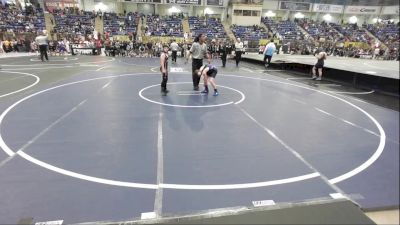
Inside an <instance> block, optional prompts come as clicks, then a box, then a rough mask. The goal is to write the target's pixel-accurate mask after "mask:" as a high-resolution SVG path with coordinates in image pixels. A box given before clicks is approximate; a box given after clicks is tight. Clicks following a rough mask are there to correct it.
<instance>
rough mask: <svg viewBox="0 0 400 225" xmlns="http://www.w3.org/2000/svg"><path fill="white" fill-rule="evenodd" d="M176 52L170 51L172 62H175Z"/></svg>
mask: <svg viewBox="0 0 400 225" xmlns="http://www.w3.org/2000/svg"><path fill="white" fill-rule="evenodd" d="M177 54H178V52H177V51H172V62H176V56H177Z"/></svg>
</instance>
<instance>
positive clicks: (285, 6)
mask: <svg viewBox="0 0 400 225" xmlns="http://www.w3.org/2000/svg"><path fill="white" fill-rule="evenodd" d="M279 9H280V10H290V11H310V10H311V3H307V2H284V1H280V2H279Z"/></svg>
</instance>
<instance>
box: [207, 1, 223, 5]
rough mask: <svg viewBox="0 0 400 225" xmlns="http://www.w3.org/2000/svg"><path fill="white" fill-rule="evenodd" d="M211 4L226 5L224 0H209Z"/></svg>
mask: <svg viewBox="0 0 400 225" xmlns="http://www.w3.org/2000/svg"><path fill="white" fill-rule="evenodd" d="M207 5H209V6H224V0H207Z"/></svg>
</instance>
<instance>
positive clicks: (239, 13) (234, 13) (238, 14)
mask: <svg viewBox="0 0 400 225" xmlns="http://www.w3.org/2000/svg"><path fill="white" fill-rule="evenodd" d="M242 13H243V11H242V10H236V9H235V10H234V11H233V15H235V16H241V15H242Z"/></svg>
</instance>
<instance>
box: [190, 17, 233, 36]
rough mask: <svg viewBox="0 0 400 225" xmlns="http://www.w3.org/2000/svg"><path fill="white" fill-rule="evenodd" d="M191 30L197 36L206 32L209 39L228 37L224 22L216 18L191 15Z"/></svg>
mask: <svg viewBox="0 0 400 225" xmlns="http://www.w3.org/2000/svg"><path fill="white" fill-rule="evenodd" d="M189 27H190V31H191V32H192V33H193V34H194V35H193V36H197V35H198V34H205V35H207V37H208V38H209V39H215V38H226V37H227V35H226V32H225V29H224V26H223V25H222V23H221V22H220V21H219V20H218V19H215V18H208V19H207V20H206V19H204V18H199V17H196V16H191V17H189Z"/></svg>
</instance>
